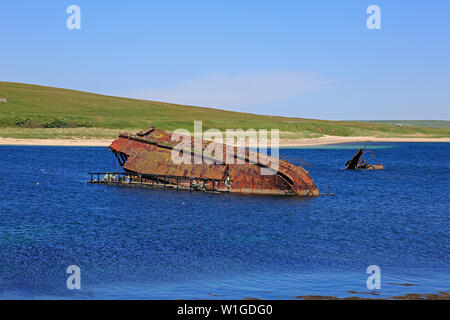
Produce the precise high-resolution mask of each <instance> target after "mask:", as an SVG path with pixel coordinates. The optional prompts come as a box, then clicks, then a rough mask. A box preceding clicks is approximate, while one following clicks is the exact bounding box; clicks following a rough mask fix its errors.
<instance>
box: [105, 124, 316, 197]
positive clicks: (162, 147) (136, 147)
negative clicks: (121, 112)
mask: <svg viewBox="0 0 450 320" xmlns="http://www.w3.org/2000/svg"><path fill="white" fill-rule="evenodd" d="M211 143H212V142H209V141H202V150H205V148H206V147H207V146H208V145H210V144H211ZM177 144H178V142H177V141H175V142H174V141H172V140H171V134H170V133H168V132H166V131H163V130H159V129H155V128H148V129H146V130H143V131H141V132H139V135H130V134H121V135H120V136H119V138H118V139H116V140H114V141H113V142H112V143H111V145H110V146H109V147H108V148H109V149H111V150H112V151H113V152H115V153H117V154H120V155H126V157H125V158H126V161H125V162H124V164H123V168H124V169H125V170H127V171H129V172H133V173H140V174H154V175H172V176H183V177H189V178H198V179H226V178H227V177H229V179H230V180H232V181H233V183H232V185H231V187H226V186H219V189H220V188H228V189H229V190H230V191H231V192H242V193H261V194H297V195H309V196H318V195H319V190H318V189H317V187H316V185H315V183H314V181H313V180H312V179H311V177H310V176H309V174H308V172H307V171H306V170H305V169H303V168H302V167H299V166H295V165H293V164H292V163H289V162H288V161H285V160H279V159H274V158H272V157H270V156H266V155H262V154H258V153H256V155H257V156H258V157H256V159H258V163H257V164H254V163H250V161H249V159H250V158H252V157H251V156H254V155H255V152H254V151H249V150H245V151H243V152H242V153H243V154H244V156H243V157H241V158H243V160H244V162H245V163H243V164H229V165H226V164H204V163H203V164H175V163H173V161H172V157H171V152H172V150H173V148H174V147H175V146H177ZM193 145H194V138H192V137H191V146H193ZM219 146H220V148H223V154H224V155H225V154H226V153H227V152H226V151H227V148H229V147H228V146H227V145H225V144H220V145H219ZM190 151H191V157H193V156H194V155H195V153H194V150H193V147H192V149H191V150H190ZM238 151H240V150H239V149H238V148H234V155H235V156H234V157H235V159H236V158H238V157H239V156H238V155H239V154H240V153H239V152H238ZM261 158H266V161H268V162H266V161H263V162H262V161H260V159H261ZM252 159H255V158H252ZM274 160H277V161H278V162H279V168H278V171H277V172H276V174H273V175H261V168H264V167H266V168H267V167H269V166H268V165H267V163H270V161H274Z"/></svg>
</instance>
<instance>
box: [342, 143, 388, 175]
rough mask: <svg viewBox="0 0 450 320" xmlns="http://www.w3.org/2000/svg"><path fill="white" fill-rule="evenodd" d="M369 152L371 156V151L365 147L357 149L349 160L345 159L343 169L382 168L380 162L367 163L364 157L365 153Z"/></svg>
mask: <svg viewBox="0 0 450 320" xmlns="http://www.w3.org/2000/svg"><path fill="white" fill-rule="evenodd" d="M367 154H370V156H371V157H373V152H372V151H368V150H367V151H365V148H362V149H359V150H358V151H357V152H356V153H355V155H354V156H353V158H352V159H351V160H348V161H347V164H346V165H345V169H351V170H383V169H384V166H383V165H382V164H369V163H367V161H366V159H365V157H364V156H365V155H367Z"/></svg>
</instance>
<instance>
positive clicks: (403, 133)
mask: <svg viewBox="0 0 450 320" xmlns="http://www.w3.org/2000/svg"><path fill="white" fill-rule="evenodd" d="M4 99H6V100H7V102H4V101H5V100H4ZM275 112H276V108H275V107H274V113H275ZM194 120H202V121H203V129H204V130H206V129H209V128H217V129H220V130H225V129H233V128H234V129H237V128H241V129H244V130H245V129H249V128H253V129H279V130H280V131H281V137H282V138H304V137H319V136H321V135H325V134H326V135H336V136H379V137H422V136H427V137H449V136H450V129H449V128H448V127H447V128H431V127H418V126H395V125H392V124H380V123H374V122H351V121H325V120H311V119H301V118H288V117H279V116H263V115H255V114H249V113H240V112H231V111H224V110H219V109H211V108H201V107H193V106H184V105H177V104H170V103H164V102H155V101H146V100H135V99H128V98H118V97H111V96H104V95H99V94H93V93H88V92H81V91H74V90H66V89H59V88H52V87H43V86H37V85H29V84H21V83H11V82H0V137H15V138H73V137H84V138H114V137H115V136H116V135H117V133H118V132H119V131H136V130H138V129H142V128H146V127H148V126H150V125H152V126H155V127H158V128H161V129H165V130H169V131H171V130H174V129H177V128H186V129H189V130H192V128H193V122H194Z"/></svg>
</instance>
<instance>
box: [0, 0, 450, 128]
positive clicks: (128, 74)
mask: <svg viewBox="0 0 450 320" xmlns="http://www.w3.org/2000/svg"><path fill="white" fill-rule="evenodd" d="M71 4H76V5H78V6H79V7H80V8H81V30H69V29H67V27H66V19H67V17H68V16H69V15H68V14H67V13H66V8H67V7H68V6H69V5H71ZM371 4H376V5H378V6H379V7H380V8H381V27H382V29H381V30H369V29H368V28H367V27H366V19H367V17H368V16H369V14H367V13H366V9H367V7H368V6H369V5H371ZM0 36H1V37H0V39H1V44H0V46H1V50H0V80H1V81H15V82H24V83H33V84H41V85H49V86H56V87H63V88H70V89H77V90H84V91H90V92H97V93H103V94H110V95H118V96H127V97H136V98H145V99H153V100H161V101H167V102H176V103H182V104H191V105H201V106H210V107H219V108H222V109H227V110H235V111H242V112H253V113H260V114H272V115H285V116H298V117H307V118H320V119H336V120H345V119H349V120H351V119H412V120H414V119H436V120H450V1H444V0H439V1H437V0H436V1H425V0H424V1H406V0H396V1H379V0H373V1H364V0H359V1H356V0H354V1H351V0H350V1H348V0H347V1H331V0H330V1H320V0H319V1H300V0H295V1H282V0H280V1H263V0H259V1H250V0H248V1H242V0H241V1H233V0H228V1H217V0H216V1H214V0H209V1H194V0H193V1H100V0H97V1H92V0H91V1H86V0H73V1H48V0H42V1H23V0H15V1H2V2H1V4H0Z"/></svg>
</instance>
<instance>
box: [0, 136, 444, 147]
mask: <svg viewBox="0 0 450 320" xmlns="http://www.w3.org/2000/svg"><path fill="white" fill-rule="evenodd" d="M112 141H113V140H99V139H16V138H0V145H29V146H74V147H75V146H80V147H107V146H109V145H110V144H111V142H112ZM349 142H450V138H379V137H336V136H323V137H320V138H305V139H280V147H295V146H314V145H325V144H337V143H349Z"/></svg>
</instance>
